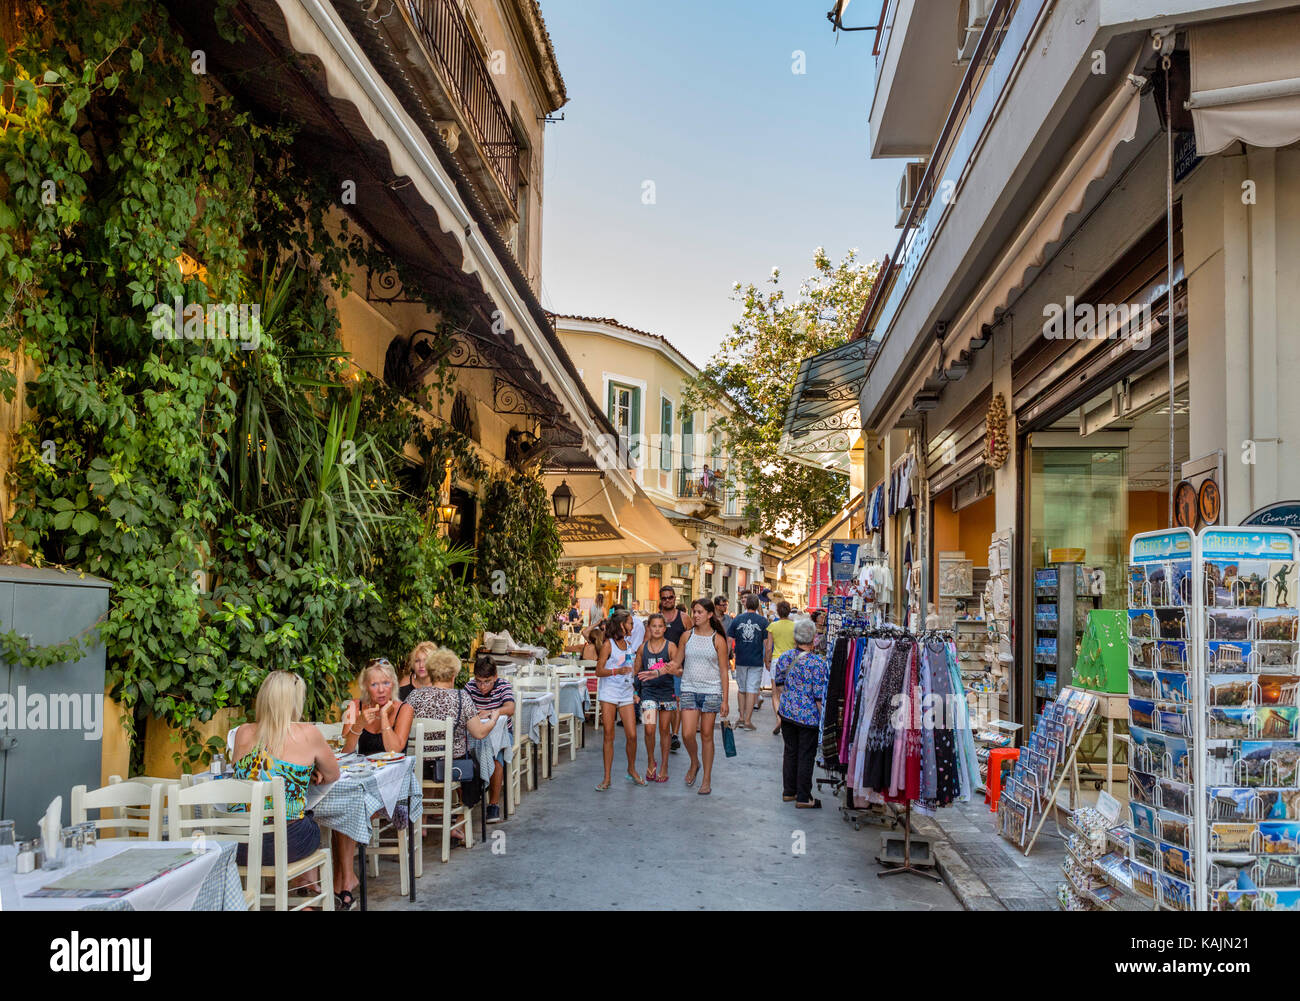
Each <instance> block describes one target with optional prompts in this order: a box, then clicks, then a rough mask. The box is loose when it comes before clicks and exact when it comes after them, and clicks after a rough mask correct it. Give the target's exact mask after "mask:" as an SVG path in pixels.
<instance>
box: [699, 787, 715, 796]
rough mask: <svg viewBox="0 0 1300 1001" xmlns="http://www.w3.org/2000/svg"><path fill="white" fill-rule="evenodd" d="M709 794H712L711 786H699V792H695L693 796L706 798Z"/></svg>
mask: <svg viewBox="0 0 1300 1001" xmlns="http://www.w3.org/2000/svg"><path fill="white" fill-rule="evenodd" d="M711 792H713V787H712V786H700V791H699V792H697V793H696V794H695V795H697V796H707V795H709V794H710V793H711Z"/></svg>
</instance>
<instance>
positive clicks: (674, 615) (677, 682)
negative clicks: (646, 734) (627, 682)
mask: <svg viewBox="0 0 1300 1001" xmlns="http://www.w3.org/2000/svg"><path fill="white" fill-rule="evenodd" d="M659 613H660V614H661V615H662V616H663V617H664V624H665V626H666V628H665V630H664V636H665V638H667V640H668V641H669V642H670V643H674V644H677V645H678V646H680V645H681V642H682V636H683V635H684V634H685V632H686V630H688V629H690V628H692V626H691V623H689V622H687V621H686V616H684V615H682V613H681V612H679V611H678V610H677V589H676V588H675V587H673V586H672V585H671V584H668V585H665V586H664V587H661V588H660V589H659ZM673 689H674V691H675V692H676V694H677V699H678V702H679V704H680V701H681V697H682V676H681V675H680V674H675V675H673ZM671 719H672V734H673V741H672V744H671V745H670V747H671V749H672V750H674V751H675V750H677V749H678V748H679V747H681V746H682V742H681V738H680V736H679V734H680V733H681V728H682V714H681V711H680V710H674V711H673V713H672V715H671Z"/></svg>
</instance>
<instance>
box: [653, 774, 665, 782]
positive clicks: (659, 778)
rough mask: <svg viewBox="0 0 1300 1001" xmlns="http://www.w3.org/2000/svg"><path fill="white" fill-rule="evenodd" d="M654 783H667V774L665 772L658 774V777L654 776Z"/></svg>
mask: <svg viewBox="0 0 1300 1001" xmlns="http://www.w3.org/2000/svg"><path fill="white" fill-rule="evenodd" d="M655 781H656V782H667V781H668V773H667V772H660V773H659V774H658V775H656V776H655Z"/></svg>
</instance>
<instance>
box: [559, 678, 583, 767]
mask: <svg viewBox="0 0 1300 1001" xmlns="http://www.w3.org/2000/svg"><path fill="white" fill-rule="evenodd" d="M551 679H552V680H551V692H552V693H553V694H554V695H555V712H556V716H557V722H556V724H555V740H554V741H553V742H552V745H551V767H552V768H554V767H555V766H556V765H557V764H559V761H560V748H561V746H565V747H568V749H569V760H570V761H573V760H574V759H575V758H576V757H577V756H578V741H579V740H581V739H582V727H583V723H584V722H585V717H584V719H583V720H579V719H578V718H577V716H576V715H575V714H574V713H566V712H563V711H562V710H561V709H560V684H561V683H562V682H566V681H569V682H571V681H575V680H576V681H579V682H581V681H582V672H581V671H580V670H572V669H570V668H568V667H567V666H564V667H557V668H556V669H555V673H554V674H553V675H552V676H551Z"/></svg>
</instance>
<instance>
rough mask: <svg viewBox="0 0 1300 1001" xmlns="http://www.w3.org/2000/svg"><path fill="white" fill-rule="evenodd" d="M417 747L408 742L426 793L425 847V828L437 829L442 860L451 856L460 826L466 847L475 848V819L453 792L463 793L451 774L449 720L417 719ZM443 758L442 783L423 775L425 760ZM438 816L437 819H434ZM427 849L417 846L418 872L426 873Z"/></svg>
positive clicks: (425, 829) (444, 860) (409, 750)
mask: <svg viewBox="0 0 1300 1001" xmlns="http://www.w3.org/2000/svg"><path fill="white" fill-rule="evenodd" d="M413 732H414V737H413V738H411V740H412V741H413V742H414V747H412V746H411V742H408V743H407V749H408V751H407V753H409V754H413V755H414V756H415V767H416V768H418V769H419V776H420V788H421V789H422V790H423V793H424V818H423V820H422V821H421V822H420V843H421V846H423V843H424V835H425V832H426V831H429V830H431V829H433V828H438V829H440V830H441V831H442V860H443V862H447V861H450V859H451V832H452V831H453V830H455V829H456V828H457V827H459V828H461V829H462V830H463V831H464V832H465V847H466V848H473V847H474V821H473V818H472V817H471V816H470V811H469V808H468V807H467V806H465V804H464V803H461V802H459V801H458V800H459V796H457V797H456V800H457V801H453V798H452V794H453V793H459V792H460V783H459V782H457V781H456V780H455V779H454V778H453V777H452V746H453V740H452V737H453V730H452V724H451V722H450V721H448V720H441V719H417V720H416V721H415V727H414V729H413ZM439 760H440V761H442V777H443V780H442V781H441V782H438V781H435V780H434V779H429V778H425V777H424V765H425V763H426V762H436V761H439ZM435 816H436V818H437V819H434V818H435ZM423 855H424V852H423V850H422V847H421V848H418V849H417V851H416V856H415V875H416V876H417V877H418V876H420V875H421V874H422V873H423V872H424V862H423Z"/></svg>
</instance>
